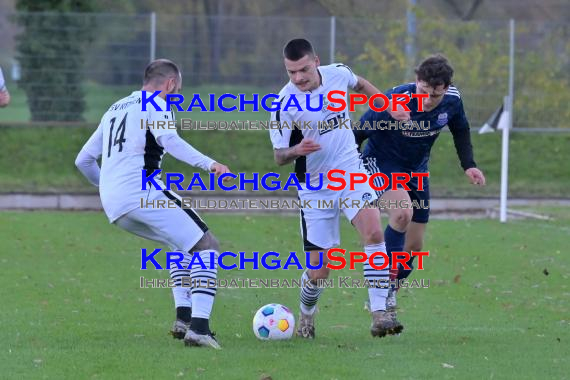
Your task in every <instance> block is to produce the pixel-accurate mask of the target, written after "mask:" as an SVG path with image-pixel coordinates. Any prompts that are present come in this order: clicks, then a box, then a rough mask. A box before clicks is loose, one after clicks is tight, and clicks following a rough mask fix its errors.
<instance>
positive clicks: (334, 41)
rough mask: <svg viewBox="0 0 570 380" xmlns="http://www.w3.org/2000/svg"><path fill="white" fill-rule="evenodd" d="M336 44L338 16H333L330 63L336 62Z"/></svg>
mask: <svg viewBox="0 0 570 380" xmlns="http://www.w3.org/2000/svg"><path fill="white" fill-rule="evenodd" d="M335 44H336V18H335V16H331V45H330V54H329V57H330V59H331V62H330V63H334V50H335Z"/></svg>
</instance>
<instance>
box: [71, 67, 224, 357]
mask: <svg viewBox="0 0 570 380" xmlns="http://www.w3.org/2000/svg"><path fill="white" fill-rule="evenodd" d="M181 86H182V75H181V73H180V70H179V68H178V66H177V65H176V64H175V63H174V62H172V61H169V60H166V59H159V60H156V61H153V62H151V63H150V64H149V65H148V66H147V67H146V69H145V73H144V81H143V87H142V91H147V92H149V93H153V92H154V91H160V94H159V96H158V97H156V98H155V101H156V103H157V104H158V105H159V106H160V107H161V108H162V109H163V110H165V111H157V110H156V109H155V108H154V107H153V106H148V107H147V110H146V111H142V106H141V97H142V91H134V92H133V93H132V94H131V95H129V96H127V97H126V98H123V99H121V100H119V101H117V102H116V103H114V104H113V105H112V106H111V107H110V108H109V110H108V111H107V112H106V113H105V114H104V115H103V118H102V119H101V122H100V124H99V127H98V128H97V130H96V131H95V132H94V133H93V135H92V136H91V138H90V139H89V140H88V141H87V143H86V144H85V146H84V147H83V149H81V151H80V152H79V155H78V156H77V159H76V161H75V164H76V166H77V167H78V168H79V170H80V171H81V172H82V173H83V175H84V176H85V177H87V179H88V180H89V181H90V182H91V183H92V184H93V185H95V186H98V187H99V193H100V197H101V203H102V204H103V208H104V210H105V213H106V214H107V217H108V218H109V221H110V222H111V223H114V224H116V225H117V226H119V227H121V228H123V229H125V230H127V231H129V232H131V233H133V234H135V235H138V236H141V237H143V238H147V239H150V240H154V241H157V242H159V243H162V244H164V245H166V246H168V247H169V248H170V249H171V250H174V251H178V252H182V253H183V254H184V259H183V260H182V262H181V264H182V266H183V268H184V269H179V267H177V266H176V265H172V266H171V267H170V277H171V278H172V279H173V280H174V282H175V285H176V287H174V288H173V289H172V291H173V295H174V303H175V307H176V318H177V319H176V321H175V323H174V326H173V328H172V331H171V333H172V335H173V336H174V337H175V338H178V339H184V342H185V344H186V345H189V346H207V347H212V348H216V349H219V348H220V346H219V344H218V342H217V340H216V339H215V338H214V336H213V334H212V333H211V331H210V327H209V319H210V314H211V311H212V306H213V303H214V297H215V295H216V289H215V288H213V287H207V282H208V280H212V279H216V278H217V267H216V266H215V263H214V265H213V268H214V269H209V268H210V251H214V252H215V257H217V254H218V252H219V249H220V248H219V243H218V241H217V240H216V238H215V237H214V235H213V234H212V233H211V232H210V231H209V230H208V227H207V226H206V223H204V221H203V220H202V219H201V218H200V217H199V216H198V214H196V212H195V211H194V210H192V209H182V208H181V201H180V198H179V197H178V195H177V194H175V193H173V192H171V191H169V190H160V189H158V188H154V187H153V186H152V185H151V183H150V181H149V182H147V185H146V187H147V190H141V189H142V188H143V186H142V185H143V184H142V182H143V178H147V174H148V175H150V173H152V172H153V171H154V170H156V169H160V165H161V161H162V157H163V155H164V153H165V152H167V153H169V154H170V155H172V156H173V157H174V158H176V159H178V160H180V161H183V162H185V163H187V164H189V165H192V166H195V167H198V168H201V169H203V170H206V171H212V172H214V173H215V174H216V175H221V174H223V173H228V172H229V169H228V167H227V166H225V165H222V164H220V163H217V162H216V161H214V160H213V159H211V158H209V157H207V156H205V155H203V154H202V153H200V152H198V151H197V150H196V149H194V148H193V147H192V146H191V145H189V144H188V143H187V142H185V141H184V140H183V139H182V138H181V137H180V136H178V133H177V132H176V129H168V128H158V127H157V121H163V122H164V121H166V122H169V121H172V120H174V114H173V113H172V112H170V111H167V110H166V102H165V100H164V99H165V98H166V94H171V93H179V92H180V89H181ZM147 123H148V124H147ZM152 123H154V127H153V126H152ZM141 124H142V125H144V127H143V128H141ZM149 124H150V125H151V126H148V125H149ZM101 156H102V161H101V169H99V166H98V164H97V159H98V158H99V157H101ZM155 182H156V183H158V184H159V185H160V186H161V187H162V188H163V189H165V185H164V183H162V182H161V181H160V180H158V181H157V180H155ZM141 199H143V200H144V201H145V203H146V204H148V203H149V202H153V201H154V204H157V202H156V201H159V200H162V201H166V203H163V204H168V201H169V200H172V201H174V202H176V204H177V205H178V206H179V207H178V208H146V207H145V208H141V207H140V205H141ZM193 252H199V255H200V258H201V259H202V261H203V262H204V264H205V265H206V267H207V268H208V269H203V268H202V267H201V266H199V265H193V266H192V268H189V269H186V268H188V264H189V263H190V262H191V260H192V254H193ZM196 261H197V260H196ZM196 261H195V262H196ZM187 277H191V278H192V281H191V284H192V285H193V287H191V288H187V287H182V286H181V285H182V284H181V282H182V279H183V278H187Z"/></svg>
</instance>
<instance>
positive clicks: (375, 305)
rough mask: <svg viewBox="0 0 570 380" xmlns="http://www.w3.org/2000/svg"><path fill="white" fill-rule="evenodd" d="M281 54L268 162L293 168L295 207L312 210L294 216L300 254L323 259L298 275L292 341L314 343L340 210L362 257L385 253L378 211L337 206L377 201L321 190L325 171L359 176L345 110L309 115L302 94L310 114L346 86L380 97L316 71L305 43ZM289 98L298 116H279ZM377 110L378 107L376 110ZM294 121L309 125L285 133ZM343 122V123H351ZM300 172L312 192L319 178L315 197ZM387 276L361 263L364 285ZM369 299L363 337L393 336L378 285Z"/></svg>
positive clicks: (335, 73)
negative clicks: (283, 72)
mask: <svg viewBox="0 0 570 380" xmlns="http://www.w3.org/2000/svg"><path fill="white" fill-rule="evenodd" d="M283 55H284V62H285V68H286V69H287V73H288V75H289V79H290V81H289V83H287V84H286V85H285V87H283V89H282V90H281V92H280V93H279V101H280V103H281V109H280V110H279V111H275V112H273V113H272V115H271V117H272V120H273V121H278V122H280V123H281V128H280V129H272V130H271V132H270V133H271V142H272V143H273V149H274V156H275V161H276V162H277V164H278V165H285V164H288V163H291V162H293V161H294V162H295V173H296V174H297V178H298V180H299V182H300V183H301V185H302V186H303V190H300V191H299V198H300V199H301V200H302V201H311V207H312V208H308V207H307V208H305V209H302V210H301V234H302V238H303V244H304V250H305V251H310V255H311V263H312V264H313V265H316V264H318V263H319V261H320V255H321V254H322V253H321V252H325V254H322V256H323V259H322V262H323V265H322V267H321V268H320V269H316V270H306V271H305V272H304V273H303V275H302V280H303V283H305V284H307V283H308V284H309V285H308V286H303V288H302V289H301V294H300V298H301V302H300V308H301V313H300V318H299V327H298V330H297V334H298V335H299V336H301V337H304V338H314V336H315V326H314V313H315V311H316V304H317V301H318V299H319V296H320V294H321V292H322V288H320V287H319V286H318V280H319V279H326V278H328V276H329V271H330V270H329V269H328V268H326V264H327V259H326V251H327V250H328V249H330V248H333V247H336V246H338V245H339V244H340V230H339V222H340V213H341V211H342V213H343V214H344V215H345V217H346V218H347V219H348V220H349V221H350V222H351V223H352V225H353V226H354V227H355V228H356V229H357V230H358V232H359V233H360V236H361V238H362V240H363V242H364V252H365V253H366V255H367V256H368V257H370V256H371V255H372V254H373V253H374V252H386V247H385V244H384V236H383V233H382V229H381V225H380V214H379V210H378V209H377V208H361V209H359V208H350V207H344V206H343V205H341V204H340V203H339V200H340V199H344V198H349V199H351V201H349V202H348V204H352V200H356V201H359V202H360V204H361V205H363V204H364V203H365V202H364V201H368V202H372V201H373V200H375V199H376V195H375V192H374V190H372V188H371V187H370V186H369V185H368V184H358V185H356V187H355V190H354V191H350V190H348V188H347V189H344V190H341V191H333V190H329V189H326V185H327V180H326V174H327V172H328V171H329V170H332V169H341V170H346V172H347V175H348V173H366V172H365V169H364V167H363V165H362V162H361V160H360V158H359V154H358V151H357V149H356V143H355V139H354V135H353V133H352V130H351V129H350V128H346V127H343V125H345V124H346V121H347V120H343V119H350V115H349V113H348V110H343V111H339V112H334V111H329V110H327V109H326V104H324V105H323V108H322V111H309V110H307V104H306V97H307V94H309V95H310V99H309V101H310V105H311V107H316V106H317V105H318V104H319V97H320V96H322V97H323V99H324V101H323V103H326V98H327V93H328V92H329V91H333V90H340V91H345V92H346V93H347V96H348V88H349V87H350V88H352V89H353V90H355V91H356V92H360V93H362V94H364V95H366V96H368V97H371V96H372V95H374V94H376V93H379V92H380V91H379V90H378V89H377V88H376V87H374V86H373V85H372V84H371V83H370V82H368V81H367V80H365V79H363V78H361V77H358V76H356V75H355V74H354V73H353V72H352V71H351V70H350V68H348V66H346V65H343V64H331V65H327V66H320V62H319V58H318V57H317V56H316V55H315V52H314V50H313V47H312V45H311V43H310V42H309V41H307V40H305V39H294V40H291V41H289V42H288V43H287V44H286V45H285V48H284V49H283ZM291 96H295V97H296V98H297V100H298V102H299V104H300V106H301V109H302V110H299V109H297V107H289V108H288V110H283V109H284V108H285V107H284V105H286V104H287V102H288V99H289V98H290V97H291ZM335 97H338V95H337V96H335ZM346 100H347V99H345V101H346ZM380 102H382V101H381V100H380ZM347 103H348V102H347ZM382 105H383V104H377V106H378V107H381V106H382ZM393 115H394V117H395V118H397V119H398V120H406V119H408V118H409V113H406V112H404V111H398V112H395V113H393ZM323 121H324V122H328V123H329V124H330V125H331V126H334V127H331V128H328V129H319V128H317V123H318V122H323ZM293 122H296V123H299V122H300V123H301V124H302V122H309V123H310V124H309V126H310V127H311V129H309V128H302V129H292V128H290V126H291V125H292V123H293ZM348 122H349V123H350V120H348ZM305 125H306V124H305ZM348 125H350V124H348ZM306 173H310V175H311V184H312V185H313V186H315V185H318V182H319V180H318V175H319V173H322V175H323V177H324V181H323V182H324V183H323V188H322V190H308V189H306V184H305V182H306V180H305V178H306ZM318 200H327V201H330V200H332V201H333V202H334V208H332V209H324V208H321V209H319V208H317V201H318ZM374 263H375V264H376V265H377V266H381V265H382V264H383V263H384V259H383V258H382V256H375V258H374ZM388 277H389V270H388V268H386V269H384V270H376V269H374V268H373V267H372V266H371V265H370V264H369V263H368V262H366V263H364V278H365V279H366V280H368V281H370V283H373V284H376V285H378V284H379V282H380V281H382V280H384V281H387V280H388ZM368 294H369V297H370V300H371V312H372V325H371V328H370V332H371V334H372V336H378V337H383V336H385V335H390V334H397V333H399V332H400V331H401V326H399V325H396V324H395V323H394V322H393V321H392V319H391V318H390V317H389V316H388V315H387V314H386V296H387V294H388V289H387V288H386V287H383V286H371V287H369V288H368Z"/></svg>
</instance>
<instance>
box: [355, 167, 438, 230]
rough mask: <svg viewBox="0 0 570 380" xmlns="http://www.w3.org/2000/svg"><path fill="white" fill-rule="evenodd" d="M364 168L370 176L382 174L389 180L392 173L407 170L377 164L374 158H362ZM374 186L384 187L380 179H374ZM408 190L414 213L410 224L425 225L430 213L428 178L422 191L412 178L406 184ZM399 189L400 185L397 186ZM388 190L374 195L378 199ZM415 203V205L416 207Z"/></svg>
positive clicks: (377, 191) (415, 179)
mask: <svg viewBox="0 0 570 380" xmlns="http://www.w3.org/2000/svg"><path fill="white" fill-rule="evenodd" d="M363 162H364V167H365V168H366V170H367V171H368V173H369V174H370V175H372V174H374V173H384V174H386V175H387V176H388V178H391V175H392V173H408V174H410V172H409V171H407V170H398V168H395V167H393V166H391V165H382V164H379V163H378V162H377V160H376V158H374V157H364V158H363ZM374 185H376V186H377V187H382V185H384V181H383V180H382V178H380V177H376V178H375V179H374ZM407 185H408V187H409V188H410V190H408V195H409V196H410V200H411V201H412V203H413V204H414V213H413V215H412V222H415V223H423V224H425V223H427V222H428V221H429V211H430V196H429V178H424V179H423V185H424V188H423V190H421V191H420V190H418V179H417V178H413V179H412V180H411V181H410V182H408V183H407ZM398 187H399V188H401V187H402V186H401V185H398ZM389 189H390V186H388V187H387V188H386V189H384V190H381V191H379V190H376V195H377V196H378V198H380V197H381V196H382V194H384V193H385V192H386V191H388V190H389ZM416 203H417V205H416Z"/></svg>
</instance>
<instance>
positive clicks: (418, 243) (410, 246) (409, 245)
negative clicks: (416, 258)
mask: <svg viewBox="0 0 570 380" xmlns="http://www.w3.org/2000/svg"><path fill="white" fill-rule="evenodd" d="M423 246H424V244H423V241H422V240H420V239H418V240H410V241H406V248H405V250H406V251H407V252H411V251H416V252H417V251H421V250H422V248H423Z"/></svg>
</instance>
